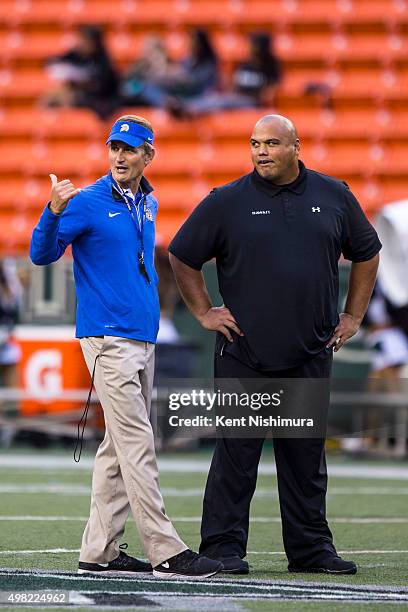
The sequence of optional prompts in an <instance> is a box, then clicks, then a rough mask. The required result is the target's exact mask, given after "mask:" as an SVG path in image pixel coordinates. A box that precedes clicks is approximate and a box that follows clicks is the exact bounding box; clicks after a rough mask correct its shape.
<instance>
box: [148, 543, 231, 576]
mask: <svg viewBox="0 0 408 612" xmlns="http://www.w3.org/2000/svg"><path fill="white" fill-rule="evenodd" d="M220 571H222V564H221V563H220V562H219V561H214V560H213V559H208V557H204V555H199V554H197V553H195V552H193V551H192V550H189V549H187V550H183V552H181V553H179V554H178V555H175V556H174V557H171V558H170V559H167V561H163V563H160V565H156V567H154V568H153V576H154V577H155V578H195V579H197V580H199V579H203V578H209V577H210V576H214V574H217V572H220Z"/></svg>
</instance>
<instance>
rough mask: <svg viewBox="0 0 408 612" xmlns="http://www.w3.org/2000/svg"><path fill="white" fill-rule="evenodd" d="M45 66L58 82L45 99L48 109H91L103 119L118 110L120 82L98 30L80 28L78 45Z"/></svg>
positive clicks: (94, 28) (93, 27)
mask: <svg viewBox="0 0 408 612" xmlns="http://www.w3.org/2000/svg"><path fill="white" fill-rule="evenodd" d="M47 67H48V72H49V74H50V76H51V78H53V79H55V80H56V81H59V82H60V86H59V87H58V88H57V89H55V90H54V91H52V92H50V93H49V94H48V95H47V96H46V98H45V100H44V101H45V103H46V104H47V105H48V106H77V107H85V108H90V109H92V110H93V111H95V112H96V113H97V114H98V115H99V116H100V117H101V118H102V119H104V118H106V117H108V116H109V115H110V114H111V113H112V112H113V111H114V110H115V108H117V106H118V103H119V96H118V87H119V79H118V76H117V73H116V71H115V68H114V67H113V64H112V61H111V59H110V57H109V53H108V51H107V49H106V47H105V43H104V40H103V34H102V31H101V30H100V29H99V28H98V27H95V26H82V27H81V28H80V29H79V35H78V42H77V45H76V46H75V47H74V48H73V49H71V50H70V51H68V52H67V53H65V54H63V55H59V56H55V57H52V58H50V59H49V60H48V61H47Z"/></svg>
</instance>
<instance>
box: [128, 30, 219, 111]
mask: <svg viewBox="0 0 408 612" xmlns="http://www.w3.org/2000/svg"><path fill="white" fill-rule="evenodd" d="M217 81H218V60H217V56H216V53H215V51H214V49H213V46H212V44H211V40H210V38H209V36H208V34H207V33H206V32H205V31H204V30H194V31H193V32H192V33H191V35H190V52H189V54H188V55H187V57H186V58H184V59H183V60H182V61H181V62H179V63H174V62H171V61H170V60H169V58H168V55H167V53H166V50H165V48H164V45H163V44H162V42H161V41H160V39H157V38H156V37H149V39H148V40H147V42H146V45H145V50H144V53H143V55H142V57H141V58H140V59H139V60H138V61H137V62H136V63H135V65H134V66H133V68H132V69H131V70H130V72H129V74H128V75H127V77H126V79H125V81H124V83H123V86H122V101H123V102H124V103H126V104H129V103H130V104H141V105H148V106H155V107H162V108H165V107H170V108H173V107H174V106H177V105H178V102H177V101H178V100H180V99H181V100H188V99H190V98H191V97H194V96H201V95H203V94H205V93H206V92H208V91H211V90H212V89H213V88H215V87H216V85H217Z"/></svg>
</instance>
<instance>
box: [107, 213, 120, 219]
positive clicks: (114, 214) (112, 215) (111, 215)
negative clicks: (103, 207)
mask: <svg viewBox="0 0 408 612" xmlns="http://www.w3.org/2000/svg"><path fill="white" fill-rule="evenodd" d="M120 214H121V213H120V212H117V213H113V212H110V213H109V217H110V218H112V217H116V215H120Z"/></svg>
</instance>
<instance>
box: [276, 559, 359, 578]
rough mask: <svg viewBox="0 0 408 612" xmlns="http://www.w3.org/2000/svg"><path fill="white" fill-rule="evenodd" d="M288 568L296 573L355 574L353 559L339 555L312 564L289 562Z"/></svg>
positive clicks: (355, 567)
mask: <svg viewBox="0 0 408 612" xmlns="http://www.w3.org/2000/svg"><path fill="white" fill-rule="evenodd" d="M288 570H289V571H290V572H295V573H298V574H357V566H356V564H355V563H353V561H344V559H342V558H341V557H338V556H336V557H329V558H328V559H325V560H324V561H321V562H320V563H316V565H314V566H306V567H305V566H302V565H297V564H296V563H289V565H288Z"/></svg>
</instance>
